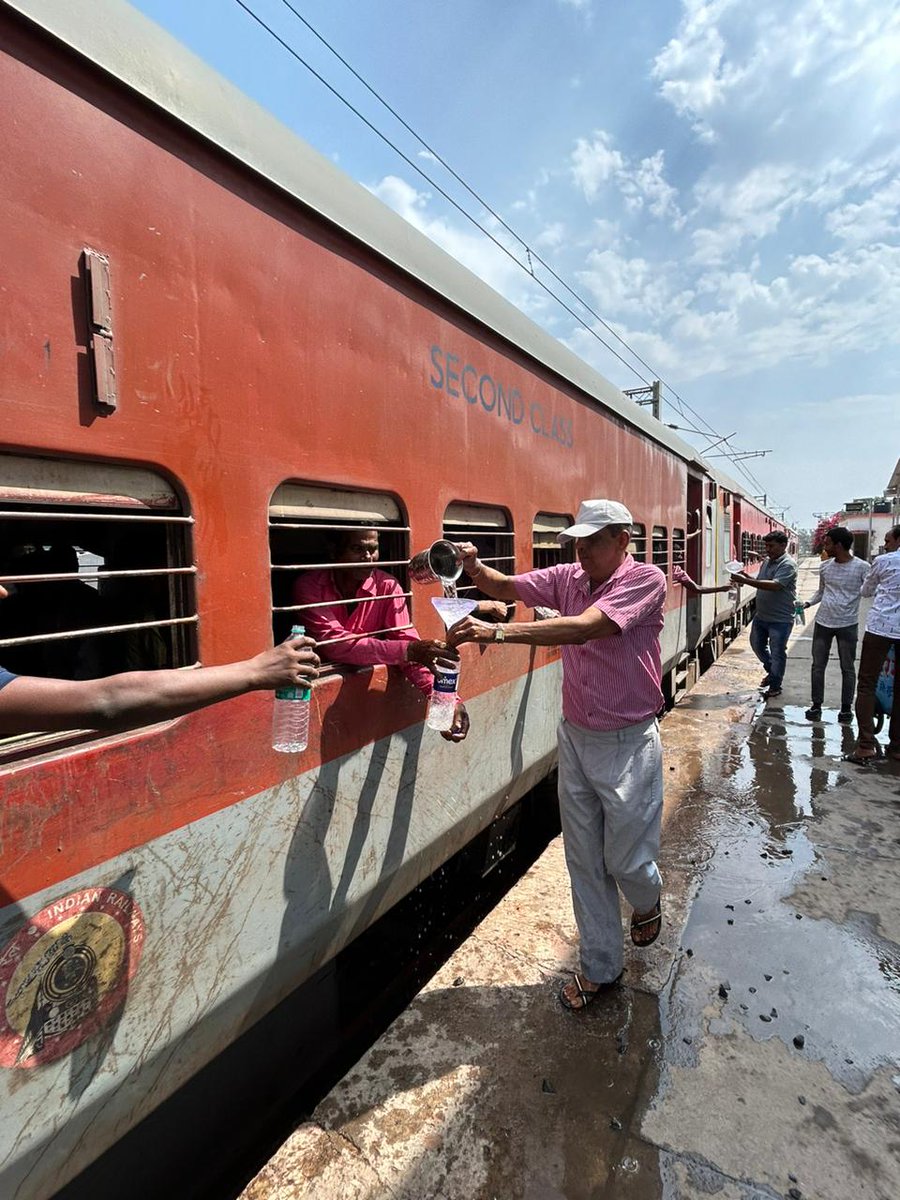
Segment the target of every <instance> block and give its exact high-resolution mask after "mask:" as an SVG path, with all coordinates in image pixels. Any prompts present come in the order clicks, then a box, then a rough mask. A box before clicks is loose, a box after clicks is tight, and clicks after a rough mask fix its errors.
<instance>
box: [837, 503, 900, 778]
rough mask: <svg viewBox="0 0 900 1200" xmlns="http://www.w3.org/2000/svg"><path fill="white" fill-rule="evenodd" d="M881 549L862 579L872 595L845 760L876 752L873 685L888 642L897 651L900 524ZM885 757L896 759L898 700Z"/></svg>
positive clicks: (867, 758)
mask: <svg viewBox="0 0 900 1200" xmlns="http://www.w3.org/2000/svg"><path fill="white" fill-rule="evenodd" d="M884 547H885V553H884V554H882V555H880V556H879V557H878V558H876V559H875V562H874V563H873V564H872V569H871V571H870V572H869V575H868V578H867V579H866V582H865V583H864V584H863V586H862V594H863V595H864V596H874V599H873V601H872V607H871V608H870V609H869V615H868V618H867V619H866V632H865V634H864V635H863V644H862V653H861V654H860V656H859V684H858V685H857V689H856V723H857V726H858V727H859V732H858V734H857V739H856V749H855V750H854V751H853V753H852V754H848V755H846V758H847V760H848V762H855V763H859V764H865V763H870V762H871V761H872V760H873V759H874V758H876V757H877V755H878V743H877V742H876V740H875V687H876V684H877V683H878V676H879V675H880V674H881V668H882V667H883V666H884V660H885V659H886V658H887V655H888V651H889V650H890V648H891V646H893V647H894V654H895V655H897V654H898V652H900V525H895V526H894V528H893V529H890V530H889V531H888V532H887V533H886V534H885V536H884ZM888 757H889V758H893V759H894V760H895V761H900V704H896V703H895V704H894V706H893V709H892V711H891V724H890V742H889V745H888Z"/></svg>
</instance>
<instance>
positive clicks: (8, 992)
mask: <svg viewBox="0 0 900 1200" xmlns="http://www.w3.org/2000/svg"><path fill="white" fill-rule="evenodd" d="M143 944H144V919H143V917H142V915H141V910H140V908H139V907H138V906H137V904H136V903H135V901H134V900H133V899H132V898H131V896H129V895H127V894H126V893H125V892H118V891H116V890H115V889H113V888H84V889H82V890H81V891H78V892H70V893H69V895H68V896H63V897H62V899H61V900H55V901H54V902H53V903H52V904H48V905H47V907H46V908H42V909H41V911H40V912H39V913H37V914H36V915H35V916H33V917H32V918H31V920H30V921H28V922H27V923H26V924H25V925H24V926H23V927H22V928H21V929H20V930H19V932H18V933H17V934H16V935H15V937H14V938H13V939H12V941H10V942H8V943H7V945H6V946H5V947H4V948H3V951H2V953H0V1006H2V1007H0V1066H3V1067H26V1068H27V1067H37V1066H40V1065H42V1064H43V1063H49V1062H53V1061H54V1060H55V1059H57V1058H61V1057H62V1056H63V1055H64V1054H68V1053H69V1052H70V1051H71V1050H74V1049H75V1047H76V1046H80V1045H81V1043H82V1042H84V1041H86V1040H87V1039H88V1038H89V1037H90V1036H91V1035H92V1034H94V1033H96V1032H97V1030H98V1029H101V1028H102V1027H103V1025H105V1024H106V1022H107V1021H108V1020H109V1019H110V1017H111V1016H112V1015H113V1013H114V1012H115V1011H116V1009H117V1008H119V1007H120V1005H122V1004H123V1003H124V1001H125V997H126V995H127V993H128V985H129V984H130V982H131V980H132V979H133V978H134V975H135V972H136V971H137V969H138V966H139V965H140V961H141V950H142V948H143Z"/></svg>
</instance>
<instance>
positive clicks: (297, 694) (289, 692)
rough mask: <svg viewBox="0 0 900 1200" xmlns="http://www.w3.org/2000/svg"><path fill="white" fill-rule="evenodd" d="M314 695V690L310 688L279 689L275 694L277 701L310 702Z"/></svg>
mask: <svg viewBox="0 0 900 1200" xmlns="http://www.w3.org/2000/svg"><path fill="white" fill-rule="evenodd" d="M311 695H312V688H308V687H289V688H278V689H277V690H276V692H275V699H276V700H308V699H309V698H310V696H311Z"/></svg>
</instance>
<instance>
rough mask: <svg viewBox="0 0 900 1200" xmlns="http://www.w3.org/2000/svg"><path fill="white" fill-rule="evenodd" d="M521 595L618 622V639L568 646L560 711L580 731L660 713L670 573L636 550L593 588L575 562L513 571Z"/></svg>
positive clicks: (621, 724) (615, 725)
mask: <svg viewBox="0 0 900 1200" xmlns="http://www.w3.org/2000/svg"><path fill="white" fill-rule="evenodd" d="M513 583H514V584H515V588H516V594H517V595H518V596H519V598H520V599H521V600H522V602H523V603H524V604H527V605H529V606H530V607H531V608H533V607H534V606H535V605H536V604H543V605H546V606H547V607H549V608H555V609H558V610H559V612H560V613H561V614H562V615H563V616H564V617H577V616H580V615H581V614H582V613H583V612H584V611H585V610H586V609H587V608H588V607H589V606H590V605H593V606H594V607H595V608H599V609H600V611H601V612H602V613H604V614H605V615H606V616H607V617H609V619H610V620H611V621H614V622H615V623H616V625H618V627H619V634H618V636H617V637H607V638H595V639H594V640H593V641H590V642H585V644H584V645H583V646H563V647H562V662H563V689H562V694H563V716H564V717H565V718H566V720H567V721H571V722H572V723H573V724H574V725H580V726H581V727H582V728H583V729H600V730H609V729H624V728H625V727H626V726H627V725H636V724H637V723H638V722H639V721H646V720H648V719H649V718H650V717H653V716H655V715H656V714H657V713H658V712H659V710H660V708H662V704H663V695H662V691H661V690H660V683H661V681H662V662H661V654H660V648H659V635H660V631H661V630H662V627H663V607H664V605H665V601H666V577H665V575H663V573H662V571H660V569H659V567H653V566H650V565H649V564H646V563H638V562H635V561H634V559H633V558H632V557H631V555H630V554H629V555H626V557H625V561H624V562H623V563H622V565H621V566H620V567H618V568H617V569H616V570H615V571H614V572H613V574H612V575H611V576H610V577H609V579H607V581H606V582H605V583H601V584H600V585H599V587H593V586H592V584H591V580H590V577H589V576H588V575H586V574H585V572H584V571H583V570H582V568H581V567H580V566H579V565H578V564H577V563H565V564H563V565H561V566H558V567H548V568H547V569H546V570H543V571H529V572H528V573H527V574H525V575H514V576H513Z"/></svg>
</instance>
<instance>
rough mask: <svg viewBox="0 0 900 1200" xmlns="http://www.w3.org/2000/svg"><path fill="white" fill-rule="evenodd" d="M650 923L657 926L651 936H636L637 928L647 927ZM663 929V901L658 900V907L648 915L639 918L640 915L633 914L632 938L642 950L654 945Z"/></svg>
mask: <svg viewBox="0 0 900 1200" xmlns="http://www.w3.org/2000/svg"><path fill="white" fill-rule="evenodd" d="M648 925H655V926H656V929H655V930H654V932H653V933H652V934H651V935H650V937H646V938H636V937H635V936H634V935H635V932H636V930H638V929H645V928H646V927H647V926H648ZM661 929H662V903H661V902H660V901H659V900H657V902H656V908H654V909H653V910H652V912H651V913H650V915H649V916H648V917H641V918H640V919H638V917H637V916H636V915H632V918H631V940H632V941H633V942H634V944H635V945H636V946H638V947H639V948H640V949H641V950H643V949H645V948H646V947H647V946H652V945H653V943H654V942H655V941H656V939H657V938H658V937H659V931H660V930H661Z"/></svg>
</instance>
